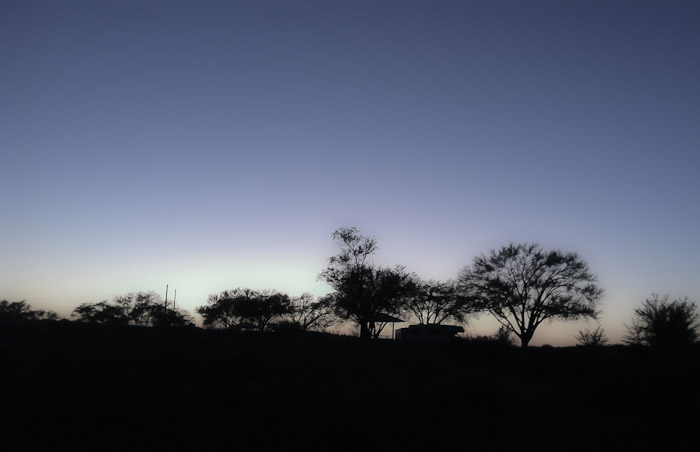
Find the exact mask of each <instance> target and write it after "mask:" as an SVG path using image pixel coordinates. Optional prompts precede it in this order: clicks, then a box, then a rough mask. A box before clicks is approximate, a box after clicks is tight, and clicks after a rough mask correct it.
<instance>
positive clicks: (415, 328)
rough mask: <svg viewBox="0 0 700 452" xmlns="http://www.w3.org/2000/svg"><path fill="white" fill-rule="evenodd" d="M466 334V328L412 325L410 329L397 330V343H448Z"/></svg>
mask: <svg viewBox="0 0 700 452" xmlns="http://www.w3.org/2000/svg"><path fill="white" fill-rule="evenodd" d="M459 333H464V328H462V327H461V326H458V325H438V324H427V325H426V324H423V323H421V324H420V325H411V326H409V327H408V328H400V329H398V330H396V340H397V341H415V342H447V341H449V340H451V339H453V338H455V337H456V336H457V334H459Z"/></svg>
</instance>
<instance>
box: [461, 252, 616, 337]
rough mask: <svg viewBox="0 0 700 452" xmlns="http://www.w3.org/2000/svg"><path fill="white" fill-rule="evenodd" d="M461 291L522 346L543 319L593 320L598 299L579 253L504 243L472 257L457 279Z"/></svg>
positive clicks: (599, 291) (596, 288)
mask: <svg viewBox="0 0 700 452" xmlns="http://www.w3.org/2000/svg"><path fill="white" fill-rule="evenodd" d="M458 280H459V285H460V290H461V291H462V293H463V295H465V296H467V297H469V298H471V299H472V300H473V301H474V303H475V305H476V306H477V307H479V308H480V309H481V310H484V311H487V312H489V313H491V315H493V317H494V318H495V319H496V320H497V321H498V322H500V323H501V325H503V326H505V327H506V328H508V329H509V330H510V331H512V332H513V333H514V334H515V335H516V336H518V338H520V341H521V346H522V347H523V348H525V347H527V346H528V344H529V342H530V340H531V339H532V337H533V335H534V333H535V330H536V329H537V327H538V326H539V325H541V324H542V322H544V321H545V320H553V319H560V320H574V319H579V318H582V317H589V318H593V319H596V318H597V316H598V311H597V306H598V303H599V301H600V298H601V297H602V294H603V289H602V288H601V287H599V285H598V283H597V278H596V276H595V275H594V274H592V273H591V272H590V270H589V269H588V264H587V263H586V262H584V261H583V260H582V259H581V258H580V257H579V255H578V254H576V253H571V252H562V251H559V250H554V251H545V250H543V249H542V247H541V246H540V245H538V244H513V243H511V244H509V245H507V246H504V247H502V248H500V249H499V250H491V252H490V254H489V255H488V256H487V255H480V256H477V257H475V258H474V261H473V264H472V265H471V266H470V267H466V268H465V269H463V270H462V272H461V273H460V275H459V278H458Z"/></svg>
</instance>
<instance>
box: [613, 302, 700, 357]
mask: <svg viewBox="0 0 700 452" xmlns="http://www.w3.org/2000/svg"><path fill="white" fill-rule="evenodd" d="M698 319H699V317H698V312H697V307H696V305H695V303H694V302H691V301H690V300H688V297H685V298H678V299H676V300H673V301H671V302H669V300H668V295H664V296H663V297H660V296H659V295H657V294H652V296H651V299H647V300H644V302H642V307H641V308H636V309H635V310H634V318H633V320H632V324H631V325H628V326H627V335H626V336H625V338H624V342H625V343H627V344H630V345H639V344H642V345H650V346H653V347H663V348H677V347H684V346H689V345H691V344H693V343H695V341H696V340H697V339H698V329H699V328H700V325H699V323H698Z"/></svg>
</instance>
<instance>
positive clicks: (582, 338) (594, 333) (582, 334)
mask: <svg viewBox="0 0 700 452" xmlns="http://www.w3.org/2000/svg"><path fill="white" fill-rule="evenodd" d="M576 341H577V342H578V343H579V345H584V346H587V347H600V346H603V345H605V344H607V343H608V337H607V336H606V335H605V330H603V328H602V327H601V326H598V327H596V329H594V330H588V329H586V330H579V332H578V334H577V335H576Z"/></svg>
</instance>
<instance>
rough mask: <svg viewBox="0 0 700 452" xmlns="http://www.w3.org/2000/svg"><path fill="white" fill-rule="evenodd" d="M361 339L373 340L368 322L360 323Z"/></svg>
mask: <svg viewBox="0 0 700 452" xmlns="http://www.w3.org/2000/svg"><path fill="white" fill-rule="evenodd" d="M360 339H372V332H371V331H370V329H369V324H368V323H367V322H360Z"/></svg>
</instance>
